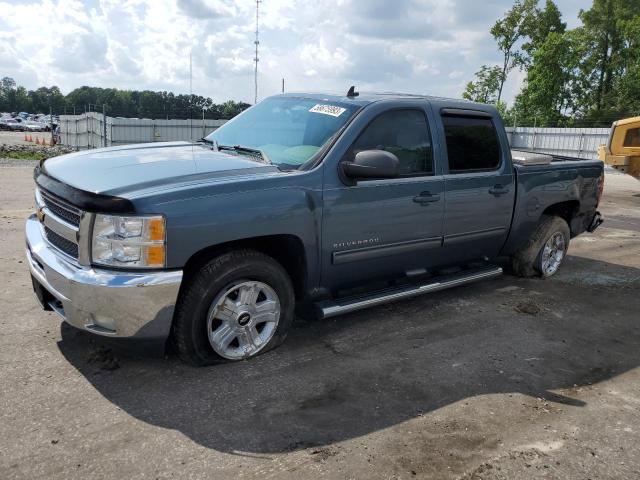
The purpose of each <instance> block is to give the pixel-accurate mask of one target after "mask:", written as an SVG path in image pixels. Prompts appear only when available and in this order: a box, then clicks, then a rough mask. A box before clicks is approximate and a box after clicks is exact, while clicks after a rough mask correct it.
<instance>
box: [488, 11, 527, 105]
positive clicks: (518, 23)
mask: <svg viewBox="0 0 640 480" xmlns="http://www.w3.org/2000/svg"><path fill="white" fill-rule="evenodd" d="M537 2H538V0H516V2H515V3H514V5H513V7H512V8H511V9H510V10H508V11H507V12H506V13H505V15H504V17H503V18H502V19H500V20H498V21H497V22H496V23H495V24H494V25H493V27H492V28H491V35H493V38H494V39H495V41H496V44H497V45H498V50H500V52H502V57H503V59H502V60H503V61H502V69H501V76H500V85H499V87H498V98H497V100H498V101H500V99H501V98H502V89H503V87H504V82H505V81H506V80H507V76H508V75H509V72H510V71H511V70H513V68H515V67H517V66H519V65H522V64H523V62H524V60H523V57H522V54H521V53H520V51H519V50H517V49H516V48H515V47H516V44H517V42H518V41H520V40H521V39H522V38H523V37H524V36H525V35H526V33H527V32H526V30H527V26H528V25H529V23H530V22H529V21H528V18H529V17H530V16H531V15H532V12H533V11H534V9H535V6H536V4H537Z"/></svg>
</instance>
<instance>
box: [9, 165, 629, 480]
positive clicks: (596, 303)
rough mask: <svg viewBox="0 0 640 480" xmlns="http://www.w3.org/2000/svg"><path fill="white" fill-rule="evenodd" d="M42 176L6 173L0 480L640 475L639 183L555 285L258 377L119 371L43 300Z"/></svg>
mask: <svg viewBox="0 0 640 480" xmlns="http://www.w3.org/2000/svg"><path fill="white" fill-rule="evenodd" d="M31 174H32V170H31V168H25V167H12V168H9V167H3V168H0V216H1V218H2V223H1V224H0V280H1V283H0V285H1V290H0V311H2V312H4V314H3V315H2V316H0V328H1V329H2V335H1V336H0V385H2V391H1V393H0V478H2V479H13V478H30V479H32V478H46V479H76V478H77V479H85V478H118V479H120V478H126V479H138V478H162V479H165V478H181V479H182V478H194V479H200V478H205V477H206V478H215V479H222V478H244V479H251V478H256V479H271V478H285V479H300V478H313V479H315V478H329V479H333V478H336V479H341V478H344V479H360V478H370V479H378V478H380V479H392V478H403V479H409V478H438V479H440V478H444V479H454V478H463V479H530V478H557V479H574V478H575V479H587V478H591V479H605V478H610V479H621V478H639V477H640V455H639V453H640V452H639V447H638V445H640V369H639V368H638V367H639V363H640V348H639V346H640V324H639V320H640V317H639V315H638V312H640V295H638V294H639V293H640V183H638V182H637V181H635V180H633V179H632V178H630V177H626V176H622V175H608V176H607V177H608V178H607V184H606V189H605V198H604V201H603V205H602V206H601V207H602V208H601V210H602V211H603V213H604V214H605V216H606V217H607V223H605V225H603V226H602V227H601V228H600V229H599V230H598V231H597V232H596V233H595V234H593V235H583V236H581V237H579V238H577V239H575V240H574V241H572V244H571V249H570V256H569V257H568V258H567V261H566V263H565V265H564V266H563V268H562V270H561V272H560V273H559V274H558V275H557V276H555V277H554V278H552V279H549V280H544V281H543V280H536V279H531V280H525V279H518V278H514V277H509V276H504V277H501V278H498V279H495V280H491V281H485V282H483V283H477V284H473V285H469V286H465V287H460V288H457V289H453V290H449V291H445V292H439V293H435V294H432V295H429V296H424V297H421V298H416V299H413V300H409V301H403V302H399V303H396V304H393V305H387V306H383V307H379V308H375V309H371V310H368V311H362V312H359V313H356V314H351V315H347V316H344V317H341V318H336V319H335V320H330V321H325V322H301V321H300V322H298V323H297V324H296V326H295V328H294V329H293V332H292V334H291V335H290V337H289V339H288V340H287V342H286V344H285V345H284V346H282V347H281V348H279V349H277V350H275V351H273V352H270V353H268V354H266V355H263V356H261V357H259V358H257V359H255V360H253V361H249V362H241V363H236V364H229V365H223V366H217V367H212V368H203V369H195V368H191V367H187V366H185V365H182V364H180V363H179V362H178V361H177V360H176V359H174V358H168V359H165V360H158V359H142V358H133V357H130V356H123V355H120V354H117V355H116V354H113V353H112V352H110V351H108V350H106V349H105V348H104V347H101V346H100V345H99V344H97V343H94V340H93V338H92V337H91V336H89V335H87V334H84V333H81V332H78V331H76V330H74V329H72V328H71V327H68V326H66V325H65V324H61V322H60V319H59V318H58V317H56V316H55V315H54V314H52V313H48V312H43V311H41V310H40V309H39V308H38V307H37V305H36V303H35V300H34V299H33V298H32V293H31V287H30V281H29V276H28V273H27V267H26V266H25V264H24V260H23V258H24V255H23V241H24V240H23V233H22V228H23V222H24V218H25V217H26V216H27V215H28V214H29V213H30V212H31V211H32V208H33V201H32V198H33V193H32V179H31Z"/></svg>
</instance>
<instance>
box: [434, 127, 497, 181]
mask: <svg viewBox="0 0 640 480" xmlns="http://www.w3.org/2000/svg"><path fill="white" fill-rule="evenodd" d="M442 123H443V124H444V132H445V135H446V139H447V155H448V157H449V171H450V172H451V173H464V172H470V171H482V170H495V169H496V168H498V165H500V143H499V142H498V137H497V135H496V129H495V127H494V126H493V122H492V121H491V119H489V118H480V117H464V116H457V115H443V116H442Z"/></svg>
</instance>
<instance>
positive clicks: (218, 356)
mask: <svg viewBox="0 0 640 480" xmlns="http://www.w3.org/2000/svg"><path fill="white" fill-rule="evenodd" d="M294 302H295V299H294V293H293V287H292V285H291V280H290V278H289V276H288V275H287V272H286V271H285V270H284V268H283V267H282V266H281V265H280V264H279V263H278V262H276V261H275V260H274V259H272V258H271V257H268V256H267V255H264V254H262V253H260V252H256V251H252V250H239V251H233V252H228V253H225V254H223V255H220V256H219V257H216V258H214V259H213V260H211V261H210V262H209V263H207V264H206V265H204V266H203V267H202V268H201V269H200V270H199V271H198V272H197V273H196V274H195V275H194V276H193V277H192V278H191V279H190V280H188V283H187V284H186V285H185V287H184V289H183V291H182V293H181V295H180V299H179V301H178V304H177V306H176V315H175V319H174V324H173V329H172V342H173V346H174V349H175V350H176V351H177V353H178V355H179V357H180V358H181V359H182V360H184V361H186V362H188V363H191V364H193V365H198V366H200V365H209V364H212V363H219V362H225V361H233V360H243V359H247V358H251V357H255V356H256V355H258V354H260V353H263V352H266V351H268V350H270V349H272V348H274V347H276V346H278V345H279V344H281V343H282V342H283V341H284V339H285V337H286V334H287V331H288V330H289V327H290V326H291V323H292V321H293V310H294Z"/></svg>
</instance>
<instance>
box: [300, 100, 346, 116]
mask: <svg viewBox="0 0 640 480" xmlns="http://www.w3.org/2000/svg"><path fill="white" fill-rule="evenodd" d="M345 110H346V108H342V107H336V106H335V105H322V104H320V103H319V104H317V105H316V106H315V107H312V108H311V109H310V110H309V111H310V112H313V113H322V114H323V115H331V116H332V117H339V116H340V115H342V114H343V113H344V112H345Z"/></svg>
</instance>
